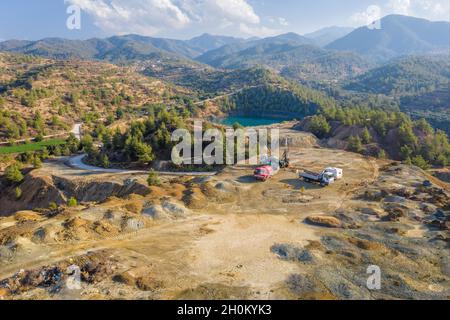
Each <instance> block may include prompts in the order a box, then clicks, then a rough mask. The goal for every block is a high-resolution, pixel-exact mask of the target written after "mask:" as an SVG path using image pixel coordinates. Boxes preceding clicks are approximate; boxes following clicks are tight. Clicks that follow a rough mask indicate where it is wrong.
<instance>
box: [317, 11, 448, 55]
mask: <svg viewBox="0 0 450 320" xmlns="http://www.w3.org/2000/svg"><path fill="white" fill-rule="evenodd" d="M326 48H327V49H332V50H339V51H343V50H344V51H351V52H356V53H359V54H362V55H365V56H368V57H370V58H372V59H375V60H378V61H386V60H388V59H391V58H394V57H397V56H403V55H411V54H427V53H436V52H445V51H446V52H448V51H449V50H450V22H447V21H437V22H432V21H428V20H425V19H419V18H414V17H409V16H402V15H389V16H386V17H384V18H383V19H381V20H380V28H379V29H376V28H374V29H369V28H368V27H361V28H358V29H356V30H354V31H353V32H351V33H349V34H348V35H346V36H344V37H343V38H340V39H338V40H336V41H334V42H332V43H330V44H329V45H328V46H326Z"/></svg>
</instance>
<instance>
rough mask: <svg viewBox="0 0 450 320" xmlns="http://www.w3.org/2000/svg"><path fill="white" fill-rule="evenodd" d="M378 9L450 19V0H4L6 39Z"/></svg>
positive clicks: (342, 21) (350, 15) (323, 20)
mask: <svg viewBox="0 0 450 320" xmlns="http://www.w3.org/2000/svg"><path fill="white" fill-rule="evenodd" d="M70 5H76V6H78V7H79V8H80V9H81V29H80V30H69V29H68V28H67V27H66V20H67V18H68V14H67V13H66V10H67V7H69V6H70ZM374 6H375V9H376V10H375V11H374ZM374 12H375V15H377V14H378V12H379V14H380V15H381V16H384V15H387V14H391V13H398V14H407V15H412V16H416V17H423V18H427V19H430V20H447V21H448V20H450V4H449V1H448V0H39V1H37V0H35V1H30V0H2V1H1V2H0V39H1V40H6V39H29V40H33V39H40V38H44V37H65V38H73V39H85V38H90V37H105V36H109V35H114V34H127V33H137V34H142V35H148V36H157V37H170V38H179V39H186V38H190V37H193V36H196V35H199V34H201V33H204V32H208V33H212V34H223V35H232V36H239V37H252V36H259V37H262V36H269V35H275V34H280V33H285V32H291V31H292V32H296V33H299V34H305V33H308V32H312V31H315V30H317V29H320V28H323V27H327V26H333V25H338V26H353V27H357V26H361V25H365V24H367V23H369V22H370V20H371V19H372V18H373V17H374Z"/></svg>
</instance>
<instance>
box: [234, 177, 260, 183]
mask: <svg viewBox="0 0 450 320" xmlns="http://www.w3.org/2000/svg"><path fill="white" fill-rule="evenodd" d="M236 181H237V182H240V183H252V184H253V183H258V182H259V181H258V180H257V179H256V178H255V177H254V176H251V175H248V176H242V177H239V178H237V179H236Z"/></svg>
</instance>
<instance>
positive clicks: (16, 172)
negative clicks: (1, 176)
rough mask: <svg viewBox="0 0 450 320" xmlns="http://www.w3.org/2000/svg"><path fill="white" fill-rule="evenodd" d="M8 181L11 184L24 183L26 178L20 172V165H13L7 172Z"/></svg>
mask: <svg viewBox="0 0 450 320" xmlns="http://www.w3.org/2000/svg"><path fill="white" fill-rule="evenodd" d="M5 176H6V179H7V180H8V181H9V182H11V183H20V182H22V181H23V179H24V176H23V174H22V172H20V168H19V165H18V164H12V165H10V166H9V167H8V168H6V171H5Z"/></svg>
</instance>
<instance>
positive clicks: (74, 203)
mask: <svg viewBox="0 0 450 320" xmlns="http://www.w3.org/2000/svg"><path fill="white" fill-rule="evenodd" d="M77 205H78V201H77V199H75V198H74V197H71V198H70V199H69V201H68V202H67V206H68V207H76V206H77Z"/></svg>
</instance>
